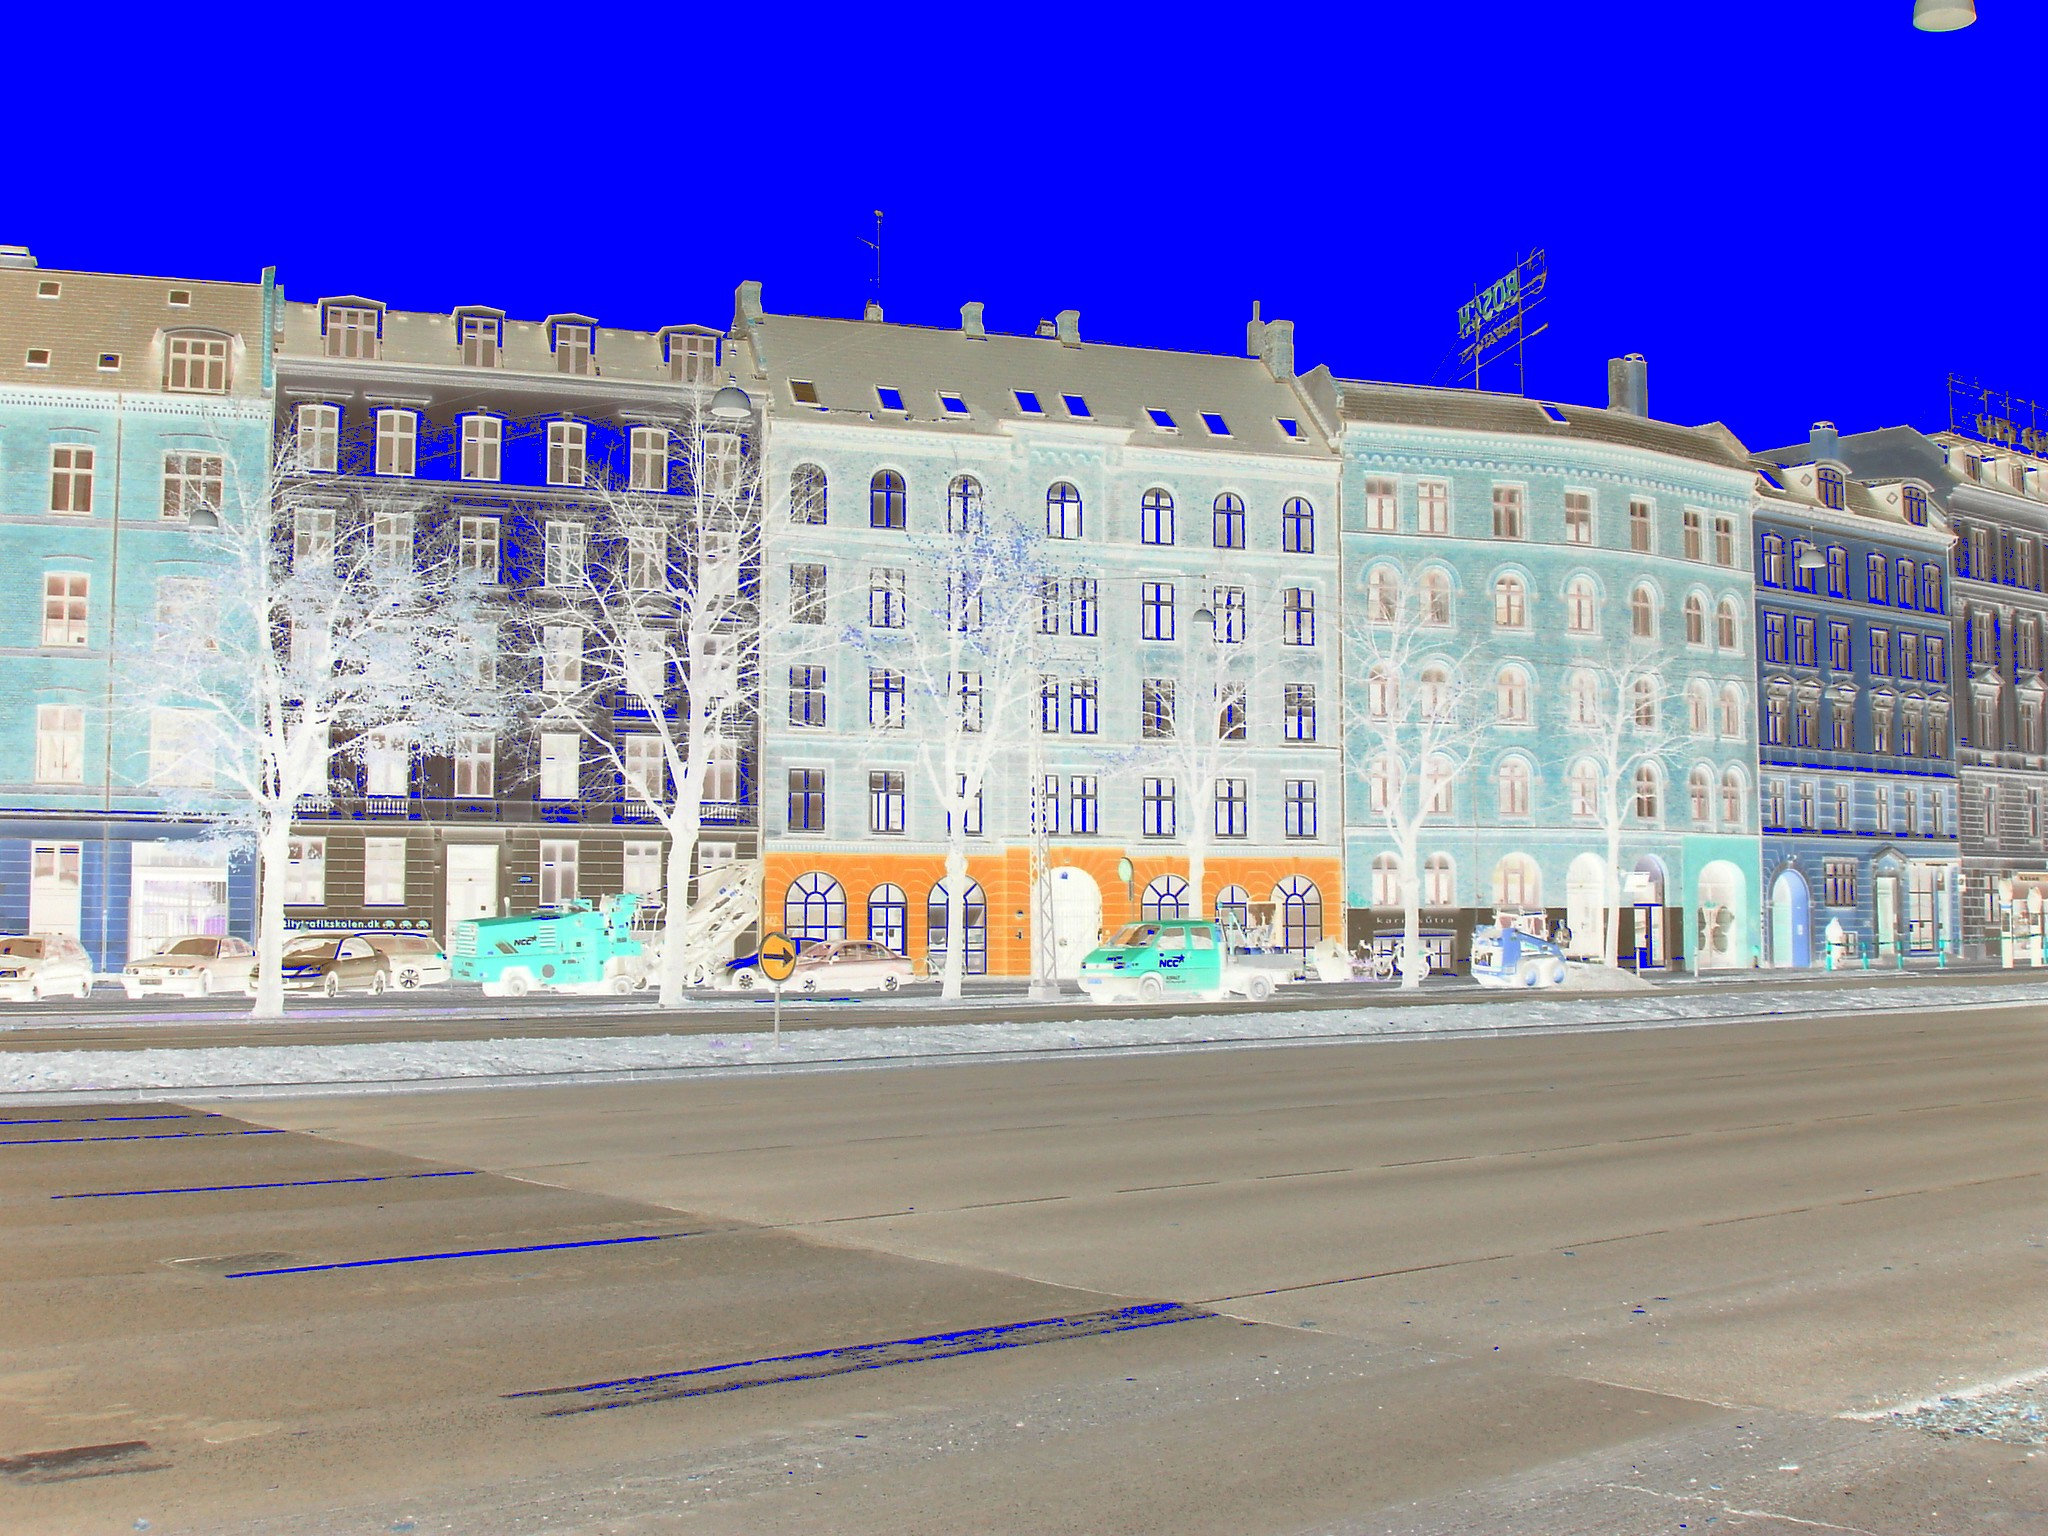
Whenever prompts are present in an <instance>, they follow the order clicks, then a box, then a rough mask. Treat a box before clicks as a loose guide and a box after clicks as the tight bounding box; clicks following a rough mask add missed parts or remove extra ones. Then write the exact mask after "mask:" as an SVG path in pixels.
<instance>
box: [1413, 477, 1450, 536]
mask: <svg viewBox="0 0 2048 1536" xmlns="http://www.w3.org/2000/svg"><path fill="white" fill-rule="evenodd" d="M1415 525H1416V529H1417V531H1419V532H1422V533H1449V532H1450V531H1451V486H1450V482H1449V481H1448V480H1422V481H1418V482H1417V483H1416V486H1415Z"/></svg>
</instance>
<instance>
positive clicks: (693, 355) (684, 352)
mask: <svg viewBox="0 0 2048 1536" xmlns="http://www.w3.org/2000/svg"><path fill="white" fill-rule="evenodd" d="M668 376H669V377H670V378H672V379H675V380H677V381H678V382H680V383H683V384H709V383H711V382H712V381H713V380H714V379H715V378H717V376H718V338H717V337H716V336H699V335H695V334H683V335H672V336H670V337H669V339H668Z"/></svg>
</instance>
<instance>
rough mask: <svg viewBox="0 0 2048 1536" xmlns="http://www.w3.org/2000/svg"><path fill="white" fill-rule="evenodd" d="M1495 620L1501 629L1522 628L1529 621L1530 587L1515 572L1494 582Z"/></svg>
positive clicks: (1495, 623)
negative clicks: (1525, 585) (1524, 584)
mask: <svg viewBox="0 0 2048 1536" xmlns="http://www.w3.org/2000/svg"><path fill="white" fill-rule="evenodd" d="M1493 622H1494V625H1495V626H1496V627H1497V628H1500V629H1520V628H1521V627H1522V626H1523V625H1525V624H1527V623H1528V622H1529V605H1528V589H1527V588H1526V587H1524V586H1523V585H1522V578H1521V577H1519V576H1516V575H1513V574H1508V575H1504V576H1496V577H1495V578H1494V582H1493Z"/></svg>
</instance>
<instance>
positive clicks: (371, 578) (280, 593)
mask: <svg viewBox="0 0 2048 1536" xmlns="http://www.w3.org/2000/svg"><path fill="white" fill-rule="evenodd" d="M222 458H223V460H224V462H225V464H226V465H227V466H228V469H227V472H226V477H225V479H224V481H223V486H222V493H221V497H220V500H219V503H218V505H217V506H204V507H198V508H195V509H192V510H191V511H190V513H189V516H190V521H191V525H192V527H193V528H194V529H195V531H201V532H202V534H203V536H201V537H198V538H196V539H195V542H194V546H193V548H194V557H193V560H192V563H191V566H190V568H189V570H188V571H187V572H185V573H183V574H179V575H175V576H165V577H163V578H162V579H161V580H160V581H159V584H158V588H157V594H156V597H157V601H156V609H155V616H154V620H155V630H154V634H153V635H152V636H151V637H150V643H148V644H146V645H141V646H138V647H137V659H135V660H134V661H133V662H132V663H130V664H129V667H128V680H127V681H128V693H127V697H126V704H125V706H124V707H126V708H128V709H130V710H132V711H135V712H136V713H138V714H139V715H140V716H142V717H143V718H144V719H146V720H147V722H148V728H149V733H150V739H151V743H152V747H151V751H150V754H149V757H150V761H149V762H148V763H147V764H146V765H141V767H140V771H139V772H138V773H137V774H136V775H135V776H136V777H137V779H138V780H139V781H141V782H144V783H147V784H149V785H150V786H151V787H153V788H155V789H157V790H158V791H159V792H160V793H161V794H162V795H163V796H164V800H165V803H166V806H167V807H168V808H169V809H171V810H172V811H173V813H174V814H180V815H185V816H188V817H192V818H195V819H202V820H205V821H209V822H211V823H212V824H213V825H214V829H215V830H214V834H213V835H214V836H217V837H219V838H221V839H223V840H226V841H230V842H236V843H240V844H243V845H246V844H248V843H250V842H253V844H254V846H255V851H256V858H257V870H258V886H257V889H258V893H259V915H258V922H257V944H256V949H257V957H258V967H257V977H258V980H257V989H256V1006H255V1010H254V1011H255V1014H256V1016H257V1017H261V1018H269V1017H276V1016H278V1015H280V1014H281V1013H282V1012H283V1007H284V989H283V975H282V970H281V966H280V961H281V959H282V952H283V948H284V937H285V927H284V903H285V887H286V882H287V878H288V870H289V864H290V846H291V828H292V821H293V818H294V815H295V813H296V812H297V810H298V808H299V805H300V802H301V800H302V799H312V800H318V799H321V798H323V797H325V796H327V795H328V794H330V793H331V792H332V791H333V789H334V788H335V787H336V783H337V780H336V773H337V770H338V769H339V768H342V767H344V766H345V765H347V764H348V763H349V762H350V761H351V760H355V761H360V760H361V758H362V755H363V753H364V752H365V751H366V750H368V749H369V748H370V746H371V745H372V743H373V742H375V743H379V744H383V745H388V746H391V747H393V748H394V749H395V750H398V751H402V752H403V753H405V754H406V760H407V761H409V760H410V754H411V752H412V751H415V750H425V751H433V750H436V749H439V750H447V749H449V748H451V747H453V746H454V745H455V744H456V743H457V742H458V741H459V740H460V739H461V738H463V737H465V736H469V735H472V734H476V733H491V732H495V731H496V730H497V729H498V728H499V726H500V724H501V723H502V717H503V712H504V701H503V698H502V696H501V695H500V694H499V693H498V692H497V690H496V688H495V685H494V683H493V680H492V679H493V676H494V673H493V669H492V667H491V665H490V661H491V656H490V647H491V643H492V642H491V636H492V629H491V626H490V623H489V618H490V610H489V608H488V606H487V599H486V597H485V594H484V591H483V588H482V587H481V585H480V584H479V583H478V582H477V581H475V580H474V579H473V578H471V577H470V576H468V575H466V574H465V573H464V572H463V571H462V569H461V562H460V560H459V558H458V550H457V546H456V541H455V539H454V538H453V537H452V535H451V530H450V529H449V527H448V526H447V520H446V519H445V518H437V517H435V516H434V512H435V501H434V499H433V497H432V495H431V493H430V492H428V491H427V490H426V488H424V487H422V486H421V485H419V484H418V483H417V482H413V481H403V480H372V479H367V478H363V477H356V476H336V475H331V474H324V475H318V476H315V475H310V474H308V473H306V472H305V470H306V466H305V464H304V463H303V462H302V460H301V457H300V452H299V444H298V442H297V439H296V437H295V436H293V435H290V434H286V435H284V436H282V437H281V438H280V439H279V442H278V446H277V450H276V454H275V458H274V461H273V462H272V463H270V464H269V465H267V466H265V471H266V472H265V473H264V474H263V475H262V476H261V478H258V479H253V480H252V479H250V478H247V477H246V476H243V475H240V474H237V473H236V472H235V469H234V465H235V458H234V456H233V455H232V454H228V453H225V452H223V454H222Z"/></svg>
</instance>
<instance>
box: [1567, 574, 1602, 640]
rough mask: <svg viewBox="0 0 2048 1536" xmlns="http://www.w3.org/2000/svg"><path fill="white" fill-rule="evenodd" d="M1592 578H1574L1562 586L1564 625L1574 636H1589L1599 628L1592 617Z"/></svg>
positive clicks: (1593, 610)
mask: <svg viewBox="0 0 2048 1536" xmlns="http://www.w3.org/2000/svg"><path fill="white" fill-rule="evenodd" d="M1594 613H1595V599H1594V595H1593V578H1592V577H1590V576H1574V577H1573V578H1572V579H1571V580H1570V581H1568V582H1566V583H1565V584H1564V625H1565V628H1566V629H1568V630H1570V631H1571V632H1572V633H1573V634H1575V635H1590V634H1592V633H1593V632H1594V631H1595V630H1596V629H1597V628H1598V627H1599V626H1598V623H1597V622H1596V620H1595V617H1594Z"/></svg>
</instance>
